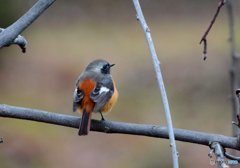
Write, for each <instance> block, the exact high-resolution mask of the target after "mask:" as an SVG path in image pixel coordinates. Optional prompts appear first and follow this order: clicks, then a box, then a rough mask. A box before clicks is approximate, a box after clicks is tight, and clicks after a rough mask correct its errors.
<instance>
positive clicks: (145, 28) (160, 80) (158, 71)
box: [133, 0, 179, 168]
mask: <svg viewBox="0 0 240 168" xmlns="http://www.w3.org/2000/svg"><path fill="white" fill-rule="evenodd" d="M133 4H134V7H135V9H136V12H137V19H138V21H139V22H140V24H141V26H142V29H143V31H144V33H145V37H146V39H147V43H148V47H149V50H150V53H151V56H152V60H153V65H154V69H155V73H156V76H157V82H158V86H159V90H160V93H161V96H162V102H163V107H164V112H165V118H166V121H167V127H168V133H169V140H170V147H171V151H172V159H173V167H174V168H178V167H179V163H178V152H177V147H176V142H175V137H174V132H173V124H172V117H171V112H170V107H169V103H168V98H167V93H166V89H165V86H164V82H163V77H162V72H161V68H160V61H159V60H158V56H157V53H156V50H155V47H154V43H153V40H152V36H151V33H150V29H149V27H148V25H147V23H146V20H145V18H144V15H143V12H142V9H141V6H140V4H139V1H138V0H133Z"/></svg>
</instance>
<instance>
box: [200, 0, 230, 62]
mask: <svg viewBox="0 0 240 168" xmlns="http://www.w3.org/2000/svg"><path fill="white" fill-rule="evenodd" d="M225 1H226V0H220V2H219V4H218V7H217V11H216V13H215V14H214V16H213V18H212V20H211V22H210V25H209V26H208V28H207V30H206V31H205V33H204V34H203V36H202V38H201V40H200V42H199V43H200V44H202V43H203V60H206V59H207V35H208V33H209V32H210V30H211V28H212V26H213V24H214V23H215V21H216V19H217V17H218V14H219V12H220V10H221V8H222V7H223V6H224V4H225V3H226V2H225Z"/></svg>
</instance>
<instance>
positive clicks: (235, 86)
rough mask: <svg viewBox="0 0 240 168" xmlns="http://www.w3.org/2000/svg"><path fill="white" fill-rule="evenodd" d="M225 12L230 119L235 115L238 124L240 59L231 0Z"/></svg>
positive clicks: (235, 130)
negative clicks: (227, 39)
mask: <svg viewBox="0 0 240 168" xmlns="http://www.w3.org/2000/svg"><path fill="white" fill-rule="evenodd" d="M226 7H227V12H228V22H229V23H228V25H229V46H230V54H231V59H232V63H231V67H230V82H231V99H232V121H233V123H236V122H235V120H236V117H237V125H238V126H240V125H239V124H240V122H239V108H240V107H239V105H240V104H239V101H240V99H239V93H240V91H239V88H240V76H239V72H240V59H239V56H238V55H237V51H236V39H235V38H236V31H235V22H236V21H235V15H234V9H233V7H234V4H233V0H228V1H227V2H226ZM238 134H240V130H239V128H238V127H233V135H234V136H237V135H238Z"/></svg>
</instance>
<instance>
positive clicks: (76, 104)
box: [73, 60, 118, 135]
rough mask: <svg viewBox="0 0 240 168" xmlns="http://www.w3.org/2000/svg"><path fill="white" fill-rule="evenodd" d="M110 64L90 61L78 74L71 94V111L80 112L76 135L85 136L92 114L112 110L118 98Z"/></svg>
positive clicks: (101, 61) (103, 61) (102, 61)
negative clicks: (80, 117)
mask: <svg viewBox="0 0 240 168" xmlns="http://www.w3.org/2000/svg"><path fill="white" fill-rule="evenodd" d="M114 65H115V64H110V63H108V62H107V61H105V60H95V61H92V62H91V63H90V64H89V65H88V66H87V67H86V68H85V70H84V71H83V72H82V73H81V74H80V76H79V77H78V79H77V81H76V88H75V90H74V93H73V111H74V112H75V111H77V110H79V111H81V112H82V120H81V123H80V125H79V132H78V135H87V134H88V132H89V130H90V127H91V115H92V112H99V113H100V114H101V117H102V120H104V117H103V114H102V113H105V112H108V111H110V110H111V109H112V107H113V106H114V104H115V103H116V101H117V98H118V91H117V89H116V86H115V83H114V80H113V79H112V75H111V74H110V70H111V68H112V67H113V66H114Z"/></svg>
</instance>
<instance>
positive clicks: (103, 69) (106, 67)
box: [101, 64, 111, 74]
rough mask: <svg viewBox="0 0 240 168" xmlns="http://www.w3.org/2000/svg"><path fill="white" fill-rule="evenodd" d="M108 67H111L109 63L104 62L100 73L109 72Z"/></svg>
mask: <svg viewBox="0 0 240 168" xmlns="http://www.w3.org/2000/svg"><path fill="white" fill-rule="evenodd" d="M110 68H111V66H110V64H105V65H104V66H103V67H102V69H101V71H102V73H104V74H109V73H110Z"/></svg>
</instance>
